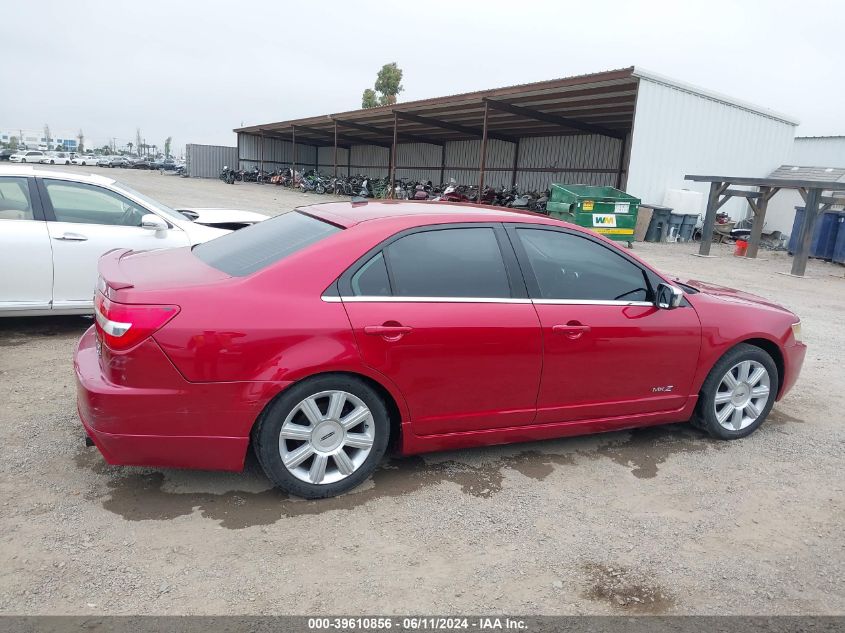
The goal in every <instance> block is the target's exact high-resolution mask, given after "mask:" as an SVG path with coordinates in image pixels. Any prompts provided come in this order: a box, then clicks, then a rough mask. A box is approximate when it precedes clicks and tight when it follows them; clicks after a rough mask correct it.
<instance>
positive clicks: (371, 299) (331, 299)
mask: <svg viewBox="0 0 845 633" xmlns="http://www.w3.org/2000/svg"><path fill="white" fill-rule="evenodd" d="M320 298H321V299H322V300H323V301H325V302H326V303H517V304H534V305H573V306H578V305H589V306H623V307H630V306H638V307H654V304H653V303H652V302H651V301H609V300H608V301H605V300H600V299H507V298H504V297H382V296H364V295H361V296H342V297H338V296H327V295H323V296H322V297H320Z"/></svg>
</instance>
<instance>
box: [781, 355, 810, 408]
mask: <svg viewBox="0 0 845 633" xmlns="http://www.w3.org/2000/svg"><path fill="white" fill-rule="evenodd" d="M806 355H807V346H806V345H804V343H793V344H792V345H789V346H788V347H784V348H783V376H782V380H781V385H780V392H779V393H778V397H777V399H778V400H780V399H781V398H783V397H784V396H785V395H786V394H787V392H788V391H789V390H790V389H792V387H794V386H795V383H796V382H797V381H798V376H799V375H800V374H801V367H803V365H804V358H805V357H806Z"/></svg>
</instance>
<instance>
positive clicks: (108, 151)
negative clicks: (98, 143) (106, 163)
mask: <svg viewBox="0 0 845 633" xmlns="http://www.w3.org/2000/svg"><path fill="white" fill-rule="evenodd" d="M100 151H102V152H103V154H111V153H112V151H111V145H109V144H108V143H106V144H105V145H103V146H102V147H101V148H100Z"/></svg>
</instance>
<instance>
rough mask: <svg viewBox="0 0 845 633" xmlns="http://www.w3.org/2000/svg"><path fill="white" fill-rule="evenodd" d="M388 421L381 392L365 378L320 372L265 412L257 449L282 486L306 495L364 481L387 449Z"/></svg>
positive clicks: (338, 490) (319, 495) (329, 493)
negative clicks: (367, 382)
mask: <svg viewBox="0 0 845 633" xmlns="http://www.w3.org/2000/svg"><path fill="white" fill-rule="evenodd" d="M389 435H390V421H389V418H388V412H387V407H386V406H385V403H384V401H383V400H382V398H381V396H379V394H378V393H376V391H375V390H373V389H372V388H371V387H370V386H369V385H367V384H366V383H365V382H364V381H362V380H360V379H357V378H354V377H351V376H340V375H326V376H319V377H316V378H313V379H308V380H305V381H303V382H301V383H299V384H297V385H294V386H293V387H291V388H290V389H289V390H288V391H286V392H284V393H283V394H282V395H281V396H280V397H279V398H278V399H276V400H275V401H274V402H273V403H272V404H271V405H270V406H269V407H268V409H267V410H266V411H265V412H264V413H263V414H262V416H261V419H260V421H259V423H258V426H257V428H256V430H255V432H254V435H253V442H254V448H255V453H256V455H257V456H258V461H259V462H260V463H261V466H262V468H263V469H264V472H265V473H266V474H267V477H268V478H269V479H270V480H271V481H272V482H273V483H274V484H275V485H276V486H278V487H279V488H282V489H283V490H286V491H287V492H290V493H291V494H294V495H297V496H299V497H304V498H306V499H319V498H323V497H332V496H335V495H338V494H341V493H344V492H346V491H348V490H351V489H352V488H355V487H356V486H358V485H360V484H361V483H362V482H363V481H364V480H365V479H366V478H367V477H369V476H370V474H371V473H372V472H373V471H374V470H375V469H376V467H377V466H378V464H379V462H380V461H381V459H382V457H383V456H384V453H385V451H386V449H387V443H388V438H389Z"/></svg>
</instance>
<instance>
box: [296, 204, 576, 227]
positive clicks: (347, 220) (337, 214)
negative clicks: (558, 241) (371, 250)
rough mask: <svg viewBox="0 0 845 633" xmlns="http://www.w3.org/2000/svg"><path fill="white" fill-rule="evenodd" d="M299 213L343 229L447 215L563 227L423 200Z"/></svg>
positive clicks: (517, 213)
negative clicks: (374, 223) (360, 225)
mask: <svg viewBox="0 0 845 633" xmlns="http://www.w3.org/2000/svg"><path fill="white" fill-rule="evenodd" d="M297 210H298V211H302V212H304V213H307V214H308V215H312V216H314V217H317V218H320V219H323V220H326V221H328V222H331V223H332V224H337V225H339V226H343V227H345V228H350V227H353V226H355V225H356V224H360V223H361V222H369V221H375V220H385V219H389V218H400V217H409V216H414V217H415V218H416V220H417V223H419V224H421V225H424V224H429V223H431V224H438V223H442V222H443V220H444V219H445V218H444V216H447V217H448V219H449V221H451V222H529V223H537V224H548V223H554V224H565V223H564V222H560V221H558V220H555V219H554V218H550V217H548V216H545V215H540V214H539V213H533V212H531V211H522V210H518V209H508V208H505V207H493V206H490V205H486V204H473V203H466V202H442V201H433V200H432V201H426V200H368V201H366V202H323V203H321V204H312V205H310V206H307V207H299V208H298V209H297Z"/></svg>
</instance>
